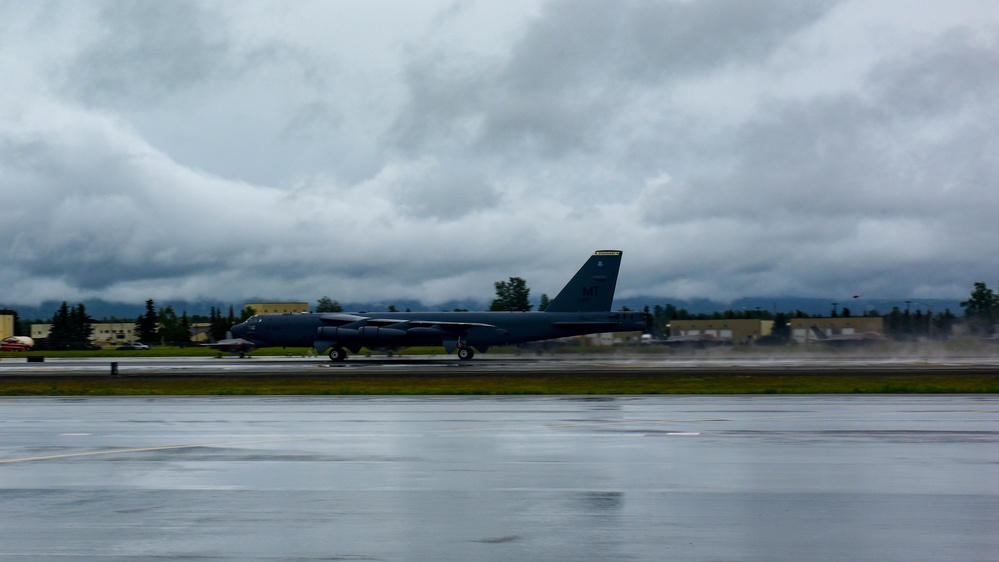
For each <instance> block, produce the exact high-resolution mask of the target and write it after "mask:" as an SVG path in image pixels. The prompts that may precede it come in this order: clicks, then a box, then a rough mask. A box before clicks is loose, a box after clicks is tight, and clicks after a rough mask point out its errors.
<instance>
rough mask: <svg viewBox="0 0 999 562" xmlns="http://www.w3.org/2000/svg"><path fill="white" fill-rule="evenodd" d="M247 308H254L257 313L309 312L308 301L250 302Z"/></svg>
mask: <svg viewBox="0 0 999 562" xmlns="http://www.w3.org/2000/svg"><path fill="white" fill-rule="evenodd" d="M246 308H252V309H253V311H254V312H256V313H257V314H287V313H295V312H308V311H309V303H307V302H249V303H246Z"/></svg>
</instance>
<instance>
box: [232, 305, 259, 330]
mask: <svg viewBox="0 0 999 562" xmlns="http://www.w3.org/2000/svg"><path fill="white" fill-rule="evenodd" d="M256 313H257V311H256V310H253V307H252V306H244V307H243V311H242V312H241V313H240V314H239V321H240V322H246V321H247V320H249V319H250V317H251V316H253V315H254V314H256ZM232 324H233V325H235V324H236V322H233V323H232Z"/></svg>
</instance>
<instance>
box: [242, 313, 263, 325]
mask: <svg viewBox="0 0 999 562" xmlns="http://www.w3.org/2000/svg"><path fill="white" fill-rule="evenodd" d="M261 320H263V318H261V317H260V315H259V314H254V315H253V316H251V317H250V319H249V320H247V321H246V323H247V324H259V323H260V321H261Z"/></svg>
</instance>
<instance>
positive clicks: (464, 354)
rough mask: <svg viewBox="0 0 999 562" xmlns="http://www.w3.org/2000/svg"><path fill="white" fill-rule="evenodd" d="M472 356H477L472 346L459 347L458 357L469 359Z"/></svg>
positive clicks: (464, 359) (463, 359)
mask: <svg viewBox="0 0 999 562" xmlns="http://www.w3.org/2000/svg"><path fill="white" fill-rule="evenodd" d="M472 357H475V352H474V351H472V348H470V347H464V346H462V347H459V348H458V359H461V360H462V361H468V360H469V359H471V358H472Z"/></svg>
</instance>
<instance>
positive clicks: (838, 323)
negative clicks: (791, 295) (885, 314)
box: [788, 316, 885, 343]
mask: <svg viewBox="0 0 999 562" xmlns="http://www.w3.org/2000/svg"><path fill="white" fill-rule="evenodd" d="M788 324H789V327H790V328H791V339H793V340H794V341H795V342H797V343H808V342H813V341H817V340H818V339H819V338H818V336H816V335H815V332H814V331H813V330H812V326H814V327H816V328H818V329H819V331H821V332H822V333H823V334H825V335H827V336H832V335H836V334H862V333H864V332H877V333H879V334H883V333H884V330H885V319H884V318H882V317H880V316H840V317H837V318H831V317H830V318H792V319H791V321H790V322H788Z"/></svg>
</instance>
